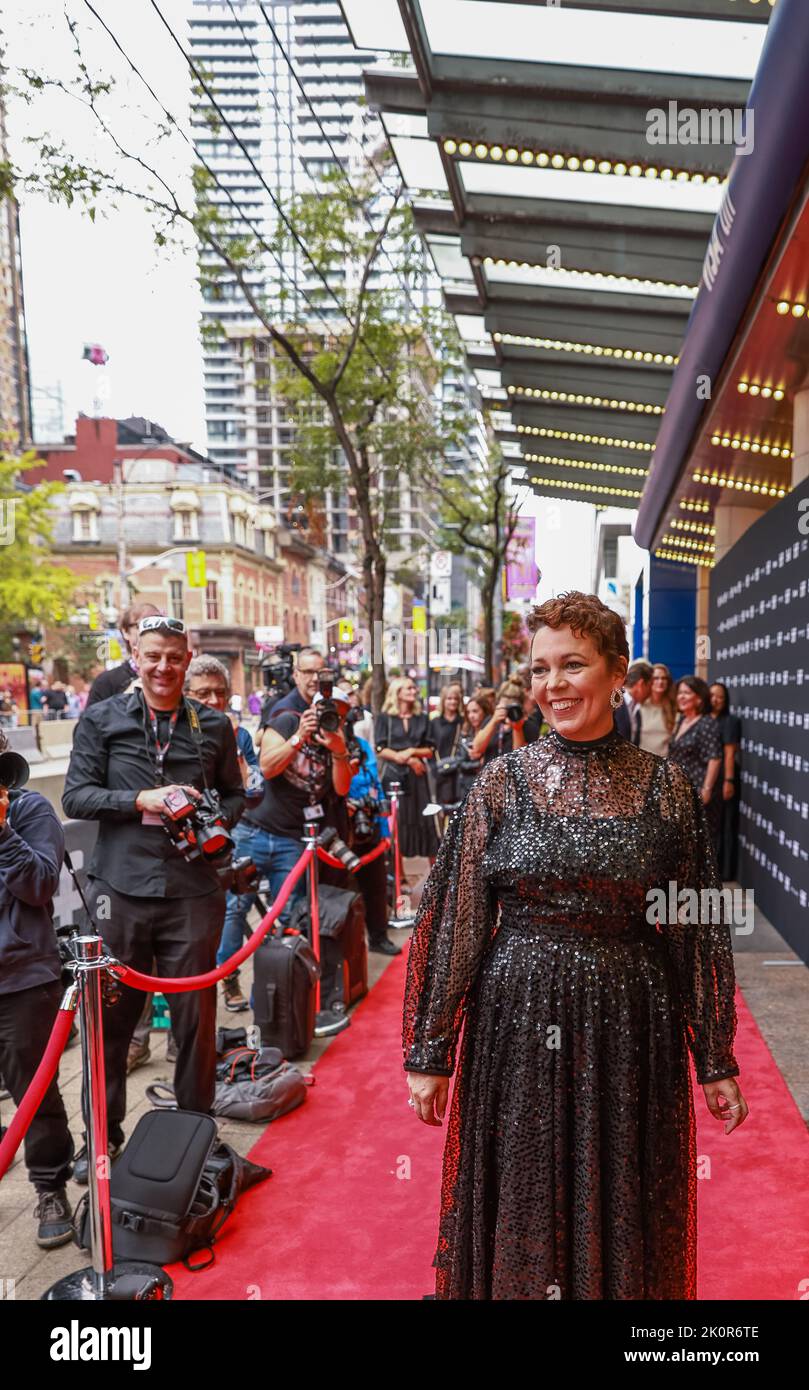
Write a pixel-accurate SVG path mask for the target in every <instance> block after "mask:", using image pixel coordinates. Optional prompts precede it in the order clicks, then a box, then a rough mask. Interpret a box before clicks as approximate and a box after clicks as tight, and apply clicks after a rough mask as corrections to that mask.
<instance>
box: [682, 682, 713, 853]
mask: <svg viewBox="0 0 809 1390" xmlns="http://www.w3.org/2000/svg"><path fill="white" fill-rule="evenodd" d="M677 709H678V710H679V712H680V717H679V720H678V722H677V724H676V726H675V729H674V733H673V734H672V738H671V743H670V744H669V760H670V761H671V762H673V763H676V764H677V766H678V767H681V768H682V770H683V772H684V773H685V775H686V777H687V778H688V780H689V782H690V783H691V785H692V787H693V788H694V790H695V791H696V792H697V794H698V795H699V798H700V800H701V802H702V804H703V806H704V807H705V816H706V819H707V821H708V828H709V830H710V832H711V836H712V837H713V842H714V848H715V849H716V848H718V846H719V830H720V826H721V823H722V793H721V790H720V788H721V783H720V781H719V773H720V770H721V767H722V740H721V738H720V736H719V730H718V728H717V725H716V721H715V720H713V719H712V718H711V715H710V709H711V695H710V691H709V689H708V687H707V685H706V684H705V681H704V680H701V679H700V677H699V676H683V678H682V680H681V681H679V682H678V685H677Z"/></svg>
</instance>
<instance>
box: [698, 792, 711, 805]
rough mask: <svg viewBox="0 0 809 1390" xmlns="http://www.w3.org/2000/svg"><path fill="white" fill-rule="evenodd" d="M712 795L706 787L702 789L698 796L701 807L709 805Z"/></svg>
mask: <svg viewBox="0 0 809 1390" xmlns="http://www.w3.org/2000/svg"><path fill="white" fill-rule="evenodd" d="M712 795H713V793H712V792H709V791H708V788H707V787H703V788H702V791H701V792H700V794H699V799H700V801H701V802H702V804H703V806H708V805H709V804H710V801H711V797H712Z"/></svg>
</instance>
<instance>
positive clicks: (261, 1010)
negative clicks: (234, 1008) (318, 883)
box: [253, 936, 320, 1058]
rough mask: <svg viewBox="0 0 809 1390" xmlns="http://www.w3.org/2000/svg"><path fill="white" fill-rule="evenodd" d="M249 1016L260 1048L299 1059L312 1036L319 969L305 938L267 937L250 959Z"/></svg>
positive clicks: (313, 1033)
mask: <svg viewBox="0 0 809 1390" xmlns="http://www.w3.org/2000/svg"><path fill="white" fill-rule="evenodd" d="M253 970H254V974H253V1013H254V1015H255V1020H256V1023H257V1024H258V1026H259V1028H260V1030H261V1043H262V1046H263V1047H277V1048H280V1050H281V1053H282V1055H283V1056H284V1057H288V1058H294V1057H302V1056H303V1054H304V1053H305V1052H307V1051H308V1049H309V1045H310V1043H311V1041H312V1038H313V1037H314V1035H315V985H316V983H317V979H318V975H319V973H320V967H319V966H318V963H317V959H316V957H315V954H314V951H313V950H312V948H311V946H310V945H309V942H308V941H307V940H306V937H305V936H268V937H267V939H266V940H265V941H263V942H262V943H261V945H260V946H259V948H258V950H257V951H256V953H255V955H254V956H253Z"/></svg>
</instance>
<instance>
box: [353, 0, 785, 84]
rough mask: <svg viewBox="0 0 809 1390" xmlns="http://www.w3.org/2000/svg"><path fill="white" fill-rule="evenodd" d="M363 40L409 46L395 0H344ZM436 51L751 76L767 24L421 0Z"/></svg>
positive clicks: (366, 44) (382, 46) (392, 47)
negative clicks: (725, 22)
mask: <svg viewBox="0 0 809 1390" xmlns="http://www.w3.org/2000/svg"><path fill="white" fill-rule="evenodd" d="M342 6H343V10H344V12H345V15H346V18H347V20H348V23H349V25H350V27H351V32H352V34H353V35H354V40H355V43H356V44H357V47H358V48H369V49H376V50H379V51H382V52H385V51H388V52H397V53H408V52H409V49H410V45H409V43H408V40H407V35H406V33H405V28H404V25H403V23H402V18H401V14H400V12H399V6H398V4H397V0H342ZM421 13H422V16H423V18H424V24H425V29H426V33H427V40H428V43H429V45H430V48H431V50H432V52H433V53H434V54H436V55H445V56H451V55H455V56H463V57H469V58H483V59H494V60H496V61H497V60H502V61H514V62H534V63H564V64H569V65H572V66H574V67H599V68H604V67H607V68H618V69H624V70H629V71H633V72H637V71H646V72H669V73H675V74H682V75H685V74H690V75H693V76H697V77H699V76H706V77H707V76H710V77H728V78H740V79H743V80H744V79H749V78H752V76H753V74H754V73H755V70H756V65H757V63H758V60H759V56H760V53H761V49H762V45H763V43H764V39H765V37H766V28H764V27H763V26H762V25H760V24H744V23H738V22H737V23H734V24H732V25H728V24H724V23H723V22H722V21H721V20H710V19H671V18H666V17H664V16H660V15H639V14H622V13H620V12H616V11H608V12H605V13H603V14H600V13H599V12H598V11H593V10H578V9H576V8H575V6H574V5H569V4H565V5H563V6H562V5H559V6H556V5H550V4H549V5H538V4H527V5H526V4H503V3H500V2H499V0H498V3H492V0H421Z"/></svg>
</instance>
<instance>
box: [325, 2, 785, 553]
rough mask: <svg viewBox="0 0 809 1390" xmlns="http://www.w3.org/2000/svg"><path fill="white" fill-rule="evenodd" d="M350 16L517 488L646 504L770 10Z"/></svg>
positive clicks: (625, 6) (538, 8) (417, 6)
mask: <svg viewBox="0 0 809 1390" xmlns="http://www.w3.org/2000/svg"><path fill="white" fill-rule="evenodd" d="M784 2H785V0H780V3H784ZM341 3H342V8H343V11H344V13H345V17H346V20H347V22H348V24H349V27H350V29H351V32H352V34H353V37H354V41H355V43H356V45H357V47H359V48H366V49H368V50H369V65H368V69H367V71H366V74H365V82H366V90H367V95H368V99H369V102H370V104H371V105H372V106H373V107H374V108H375V109H377V110H378V111H379V112H380V114H381V116H382V120H383V122H384V124H385V128H386V130H387V133H388V137H389V139H390V143H391V146H392V149H393V152H394V155H395V158H396V160H397V162H398V165H399V169H400V170H401V174H402V177H403V180H404V181H405V183H406V184H407V186H408V188H409V190H410V196H411V200H412V204H413V207H414V210H415V216H416V220H417V223H418V226H419V228H420V230H421V232H422V234H423V236H424V238H425V241H426V243H427V246H428V247H429V249H430V252H431V255H432V258H433V260H434V262H435V265H436V268H437V270H438V273H439V275H440V276H441V279H442V281H443V287H444V294H445V299H446V303H447V306H448V308H449V309H450V311H451V312H452V313H453V314H454V315H455V318H456V322H457V324H458V328H459V331H460V333H461V336H462V337H463V339H464V340H465V343H466V346H467V351H468V355H469V359H470V362H471V365H472V366H473V368H474V370H475V372H476V374H477V379H478V381H479V383H480V386H481V390H482V393H483V396H484V399H485V400H486V402H487V404H488V405H489V407H490V408H491V410H492V412H493V421H494V423H495V426H496V428H497V430H498V434H499V436H500V438H501V440H502V441H503V443H504V446H505V448H506V450H507V452H508V453H510V454H511V456H512V457H513V458H514V464H515V468H516V469H518V475H519V476H524V477H525V478H526V479H527V480H530V481H531V483H532V485H533V487H534V490H535V491H536V492H538V493H540V494H542V495H544V496H549V497H563V498H569V499H573V500H576V501H588V502H593V503H596V504H599V503H601V504H606V505H611V506H623V507H626V508H631V509H636V508H637V507H638V505H639V503H640V501H641V496H642V494H643V491H644V487H645V485H646V482H647V478H648V475H649V469H650V464H651V462H652V458H653V451H654V448H655V443H656V440H657V437H658V432H659V429H660V426H661V421H662V420H663V418H664V411H665V408H666V402H667V399H668V396H669V392H670V389H671V385H672V377H673V373H674V371H675V369H676V367H677V364H678V360H679V356H680V352H681V347H682V343H683V339H684V336H685V334H686V329H687V326H688V321H689V316H690V315H691V312H692V310H693V307H694V301H695V298H696V295H697V289H698V286H699V283H700V276H701V273H702V267H703V261H704V258H705V254H706V249H707V247H708V243H709V238H710V236H711V233H712V229H713V227H714V221H715V218H716V216H717V214H718V213H719V211H720V207H721V205H722V199H723V194H724V192H725V185H726V178H727V175H728V170H729V168H730V165H731V160H732V156H733V153H734V143H740V142H741V143H742V144H743V143H744V141H745V139H746V129H745V125H744V109H745V105H746V101H747V97H748V93H749V90H750V84H751V80H752V78H753V75H754V73H755V72H756V69H757V67H758V64H759V59H760V56H761V52H762V47H763V44H764V40H765V37H766V34H767V27H766V25H767V21H768V19H769V17H770V14H771V12H772V11H771V6H770V5H769V4H767V3H766V0H761V3H756V2H755V0H690V3H688V4H686V3H684V0H680V2H679V3H676V2H675V0H671V2H670V3H669V2H667V0H643V3H642V4H641V3H640V0H621V3H620V4H611V3H607V2H606V0H581V2H580V3H579V0H577V3H576V4H575V5H573V4H565V5H564V6H559V7H557V6H548V5H547V4H545V3H544V2H543V3H529V2H528V0H525V3H515V2H514V0H341ZM370 50H375V52H374V53H371V52H370ZM664 529H665V528H664ZM662 537H663V531H662V530H661V529H660V528H656V535H655V541H656V542H659V541H662ZM670 548H671V549H673V550H675V553H678V552H677V550H676V548H675V547H670ZM681 558H683V559H685V558H689V559H691V558H695V557H692V556H691V555H690V554H688V555H686V553H685V552H683V554H682V556H681Z"/></svg>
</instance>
